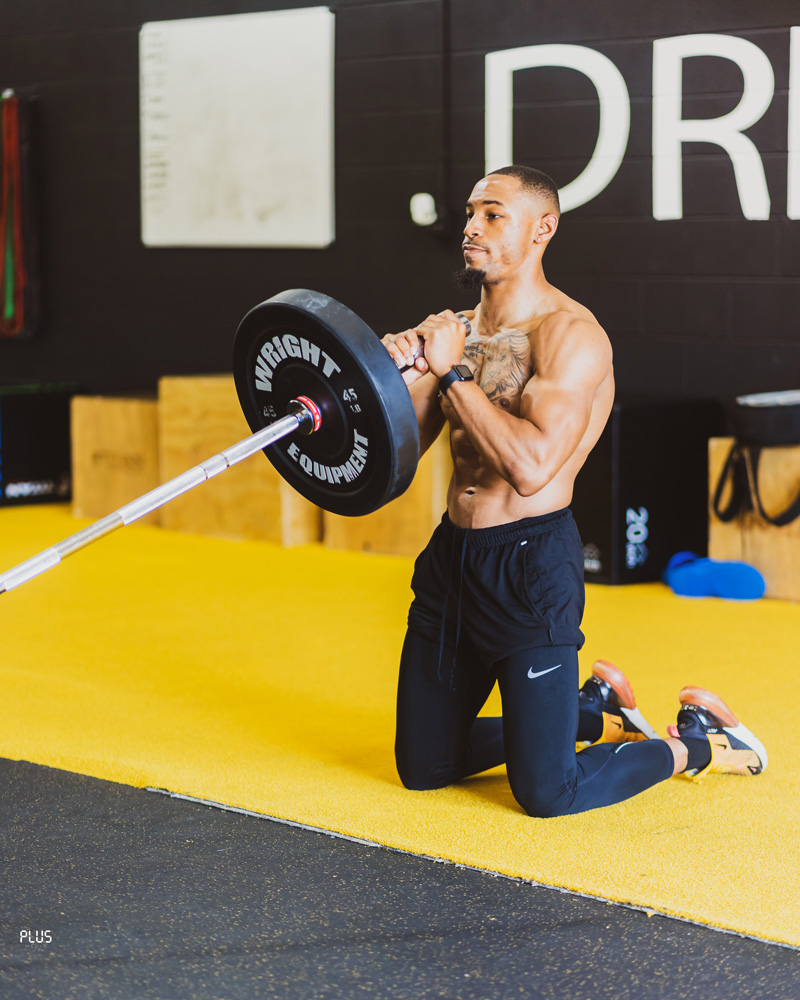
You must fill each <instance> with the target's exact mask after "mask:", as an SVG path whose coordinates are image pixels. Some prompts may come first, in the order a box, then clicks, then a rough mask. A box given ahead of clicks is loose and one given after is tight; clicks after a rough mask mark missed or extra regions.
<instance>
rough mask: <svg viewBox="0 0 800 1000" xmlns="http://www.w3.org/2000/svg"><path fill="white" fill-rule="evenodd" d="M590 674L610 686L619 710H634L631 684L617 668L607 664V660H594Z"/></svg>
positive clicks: (634, 704) (634, 700)
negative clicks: (617, 700) (617, 699)
mask: <svg viewBox="0 0 800 1000" xmlns="http://www.w3.org/2000/svg"><path fill="white" fill-rule="evenodd" d="M592 674H593V675H594V676H595V677H599V678H600V680H601V681H605V682H606V684H609V685H610V686H611V688H612V689H613V690H614V692H615V694H616V695H617V697H618V698H619V704H620V708H627V709H630V710H632V709H635V708H636V698H635V696H634V694H633V688H632V687H631V682H630V681H629V680H628V678H627V677H626V676H625V674H623V672H622V671H621V670H620V669H619V667H617V666H615V665H614V664H613V663H609V661H608V660H595V661H594V663H593V664H592ZM625 714H626V715H627V714H628V713H627V712H626V713H625ZM629 718H630V716H629Z"/></svg>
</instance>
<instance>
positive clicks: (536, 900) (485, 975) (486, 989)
mask: <svg viewBox="0 0 800 1000" xmlns="http://www.w3.org/2000/svg"><path fill="white" fill-rule="evenodd" d="M0 795H2V810H0V836H1V837H2V844H3V862H4V866H3V875H2V920H1V921H0V934H1V935H2V936H1V937H0V997H2V998H3V1000H23V998H24V1000H32V998H36V997H41V998H43V1000H61V998H64V1000H66V998H69V1000H83V998H103V1000H106V998H108V1000H129V998H130V1000H150V998H157V1000H173V998H175V1000H183V998H190V997H196V998H203V1000H206V998H220V1000H238V998H253V1000H260V998H262V997H264V998H266V997H280V998H282V1000H294V998H298V1000H299V998H302V1000H306V998H319V1000H322V998H332V1000H333V998H336V1000H339V998H350V997H352V998H367V997H374V998H381V1000H384V998H385V1000H424V998H428V997H431V998H432V997H447V998H461V997H463V998H470V1000H472V998H475V1000H494V998H506V997H523V998H539V997H542V998H553V1000H602V998H606V997H608V998H612V997H613V998H614V1000H627V998H631V1000H634V998H635V1000H651V998H663V1000H681V998H684V997H691V998H694V997H697V998H701V997H702V998H703V1000H739V998H742V1000H759V998H764V1000H796V998H797V997H798V996H800V952H797V951H793V950H790V949H786V948H782V947H778V946H776V945H770V944H764V943H761V942H757V941H751V940H747V939H743V938H738V937H735V936H733V935H728V934H720V933H718V932H715V931H712V930H709V929H707V928H703V927H696V926H693V925H690V924H686V923H682V922H680V921H675V920H669V919H667V918H664V917H648V916H647V914H644V913H641V912H637V911H634V910H629V909H625V908H623V907H619V906H612V905H609V904H606V903H602V902H597V901H594V900H589V899H583V898H580V897H576V896H570V895H567V894H565V893H559V892H556V891H554V890H552V889H545V888H541V887H536V886H530V885H526V884H522V883H517V882H513V881H510V880H508V879H502V878H492V877H491V876H489V875H486V874H483V873H481V872H474V871H469V870H465V869H460V868H457V867H455V866H453V865H448V864H435V863H433V862H431V861H429V860H425V859H422V858H416V857H413V856H410V855H405V854H399V853H395V852H392V851H387V850H384V849H381V848H373V847H368V846H364V845H361V844H356V843H351V842H349V841H345V840H340V839H334V838H332V837H328V836H325V835H323V834H318V833H313V832H309V831H306V830H299V829H295V828H292V827H287V826H284V825H281V824H277V823H273V822H269V821H265V820H261V819H256V818H253V817H248V816H242V815H237V814H234V813H229V812H223V811H221V810H218V809H212V808H209V807H206V806H202V805H198V804H195V803H191V802H185V801H180V800H176V799H170V798H167V797H166V796H162V795H157V794H154V793H152V792H145V791H142V790H138V789H134V788H128V787H126V786H124V785H116V784H112V783H110V782H105V781H98V780H96V779H93V778H84V777H80V776H78V775H73V774H68V773H66V772H63V771H55V770H52V769H50V768H45V767H39V766H36V765H33V764H27V763H19V762H12V761H0ZM598 864H602V856H598ZM708 891H710V892H711V891H713V887H711V886H709V890H708Z"/></svg>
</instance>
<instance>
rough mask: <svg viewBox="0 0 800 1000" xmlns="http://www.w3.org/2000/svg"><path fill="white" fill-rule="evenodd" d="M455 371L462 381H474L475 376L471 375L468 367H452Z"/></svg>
mask: <svg viewBox="0 0 800 1000" xmlns="http://www.w3.org/2000/svg"><path fill="white" fill-rule="evenodd" d="M453 367H454V369H455V371H456V372H458V374H459V375H460V376H461V378H462V379H474V378H475V376H474V375H473V374H472V369H471V368H470V367H469V365H454V366H453Z"/></svg>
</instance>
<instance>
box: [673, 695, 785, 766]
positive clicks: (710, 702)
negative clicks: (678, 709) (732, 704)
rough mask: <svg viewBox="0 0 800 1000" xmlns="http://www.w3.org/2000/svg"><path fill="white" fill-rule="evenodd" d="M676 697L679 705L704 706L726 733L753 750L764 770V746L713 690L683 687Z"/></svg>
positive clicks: (765, 760)
mask: <svg viewBox="0 0 800 1000" xmlns="http://www.w3.org/2000/svg"><path fill="white" fill-rule="evenodd" d="M678 699H679V701H680V703H681V705H697V707H698V708H704V709H705V710H706V711H708V712H711V714H712V715H714V716H716V718H718V719H719V720H720V722H721V723H722V728H723V729H724V730H725V732H726V733H728V734H729V735H730V736H733V737H735V738H736V739H737V740H740V741H741V742H742V743H744V744H745V746H748V747H750V749H751V750H753V751H754V753H755V754H756V756H757V757H758V759H759V761H760V762H761V770H762V771H764V770H765V769H766V766H767V764H768V763H769V757H768V756H767V750H766V747H765V746H764V744H763V743H762V742H761V740H760V739H759V738H758V737H757V736H756V735H755V734H754V733H753V732H751V731H750V730H749V729H748V728H747V726H745V725H744V724H743V723H741V722H739V720H738V719H737V718H736V716H735V715H734V714H733V712H732V711H731V709H730V708H729V707H728V706H727V705H726V704H725V702H724V701H723V700H722V698H720V697H719V695H716V694H714V692H713V691H708V690H707V689H706V688H696V687H685V688H683V690H682V691H681V693H680V694H679V695H678Z"/></svg>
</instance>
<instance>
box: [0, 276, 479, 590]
mask: <svg viewBox="0 0 800 1000" xmlns="http://www.w3.org/2000/svg"><path fill="white" fill-rule="evenodd" d="M459 318H460V319H461V320H462V322H463V323H464V324H465V325H466V327H467V330H469V321H468V320H467V319H466V317H464V316H460V315H459ZM404 370H405V369H398V368H397V367H396V365H395V363H394V361H393V360H392V358H391V355H390V354H389V352H388V351H387V350H386V348H385V347H384V346H383V344H381V342H380V340H379V339H378V337H377V336H376V335H375V333H374V332H373V331H372V330H371V329H370V328H369V326H367V324H366V323H365V322H364V321H363V320H362V319H360V318H359V317H358V316H356V314H355V313H354V312H352V311H351V310H350V309H348V308H347V307H346V306H344V305H342V303H341V302H337V301H336V300H335V299H332V298H331V297H330V296H328V295H323V294H322V293H320V292H312V291H310V290H308V289H305V288H295V289H292V290H290V291H286V292H280V293H279V294H278V295H274V296H273V297H272V298H270V299H267V301H266V302H262V303H261V304H260V305H257V306H255V307H254V308H253V309H251V310H250V312H248V313H247V315H246V316H245V317H244V319H243V320H242V321H241V323H240V324H239V327H238V329H237V331H236V337H235V340H234V346H233V376H234V382H235V385H236V392H237V395H238V397H239V402H240V404H241V407H242V410H243V412H244V415H245V418H246V419H247V422H248V424H249V425H250V428H251V430H252V431H253V434H252V435H250V437H247V438H245V439H244V440H242V441H239V442H238V443H236V444H234V445H232V446H231V447H230V448H227V449H225V450H224V451H221V452H220V453H219V454H217V455H213V456H212V457H211V458H209V459H207V460H206V461H205V462H202V463H201V464H200V465H197V466H195V467H194V468H192V469H189V470H188V471H187V472H184V473H182V474H181V475H180V476H176V477H175V478H174V479H171V480H169V481H168V482H166V483H164V484H163V485H161V486H157V487H156V488H155V489H154V490H151V491H150V492H149V493H145V494H144V495H143V496H141V497H139V498H138V499H136V500H132V501H131V502H130V503H128V504H125V505H124V506H123V507H120V508H119V509H118V510H116V511H113V512H112V513H111V514H108V515H106V516H105V517H103V518H101V519H100V520H99V521H95V522H94V524H91V525H89V526H88V527H87V528H84V529H83V530H81V531H78V532H76V533H75V534H74V535H70V536H69V537H68V538H66V539H64V540H63V541H61V542H59V543H58V544H56V545H54V546H51V547H50V548H48V549H45V550H44V551H42V552H40V553H39V554H38V555H35V556H33V557H32V558H31V559H28V560H26V561H25V562H23V563H20V564H19V565H18V566H15V567H14V568H12V569H10V570H8V571H7V572H6V573H4V574H3V575H2V576H0V594H2V593H5V592H6V591H8V590H13V589H14V588H15V587H19V586H20V585H21V584H23V583H27V581H28V580H31V579H33V578H34V577H36V576H39V575H40V574H41V573H44V572H45V571H46V570H48V569H51V568H52V567H53V566H57V565H58V564H59V563H60V562H61V561H62V560H63V559H65V558H66V557H67V556H68V555H72V553H73V552H77V551H78V550H79V549H82V548H85V547H86V546H87V545H90V544H91V543H92V542H95V541H97V540H98V539H100V538H102V537H104V536H105V535H107V534H110V533H111V532H112V531H115V530H116V529H117V528H122V527H124V526H125V525H128V524H131V523H132V522H133V521H136V520H138V519H139V518H140V517H143V516H144V515H145V514H149V513H150V512H151V511H154V510H157V509H158V508H159V507H162V506H163V505H164V504H166V503H168V502H169V501H170V500H173V499H175V497H178V496H180V495H181V494H183V493H186V492H188V491H189V490H191V489H194V488H195V487H196V486H199V485H200V484H201V483H204V482H206V481H207V480H209V479H211V478H212V477H214V476H216V475H219V474H220V473H222V472H225V471H226V470H227V469H229V468H230V467H231V466H232V465H235V464H236V463H237V462H241V461H242V460H243V459H245V458H248V457H249V456H250V455H254V454H255V453H256V452H257V451H261V450H263V451H264V454H265V455H266V456H267V458H269V460H270V461H271V462H272V464H273V465H274V466H275V468H276V469H277V471H278V472H279V474H280V475H281V476H282V477H283V478H284V479H285V480H286V481H287V482H288V483H289V484H290V485H291V486H293V487H294V488H295V489H296V490H297V491H298V492H299V493H301V494H302V495H303V496H304V497H306V498H307V499H308V500H310V501H312V503H314V504H316V505H317V506H318V507H322V508H323V509H325V510H328V511H331V512H332V513H334V514H344V515H348V516H351V517H358V516H360V515H362V514H369V513H372V512H373V511H375V510H378V508H379V507H382V506H384V504H387V503H389V501H391V500H394V499H395V498H396V497H399V496H400V495H401V494H402V493H403V492H404V491H405V490H406V489H407V488H408V486H409V485H410V483H411V480H412V479H413V478H414V473H415V472H416V468H417V463H418V461H419V429H418V426H417V418H416V414H415V412H414V406H413V404H412V402H411V396H410V395H409V392H408V389H407V388H406V385H405V382H404V381H403V378H402V371H404ZM296 432H301V433H300V434H299V435H298V434H297V433H296Z"/></svg>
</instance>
